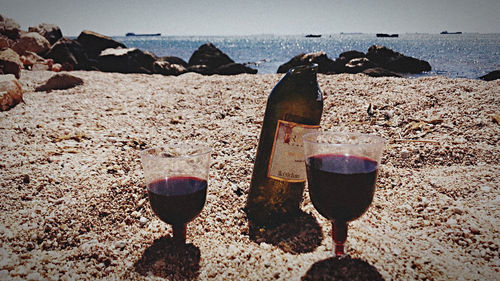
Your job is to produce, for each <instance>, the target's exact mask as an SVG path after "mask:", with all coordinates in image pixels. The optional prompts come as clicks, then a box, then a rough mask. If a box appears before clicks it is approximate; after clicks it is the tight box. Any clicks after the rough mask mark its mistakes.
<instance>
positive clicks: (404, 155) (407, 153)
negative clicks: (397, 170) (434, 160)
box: [401, 148, 410, 158]
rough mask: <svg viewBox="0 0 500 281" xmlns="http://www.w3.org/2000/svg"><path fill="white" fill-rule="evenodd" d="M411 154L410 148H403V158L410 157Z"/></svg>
mask: <svg viewBox="0 0 500 281" xmlns="http://www.w3.org/2000/svg"><path fill="white" fill-rule="evenodd" d="M409 156H410V151H408V149H406V148H404V149H402V150H401V158H408V157H409Z"/></svg>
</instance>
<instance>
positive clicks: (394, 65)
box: [366, 45, 431, 73]
mask: <svg viewBox="0 0 500 281" xmlns="http://www.w3.org/2000/svg"><path fill="white" fill-rule="evenodd" d="M366 57H367V58H368V59H369V60H370V61H372V62H373V63H374V64H376V65H377V66H378V67H382V68H385V69H388V70H391V71H395V72H399V73H422V72H425V71H430V70H431V65H430V64H429V63H428V62H426V61H424V60H419V59H416V58H412V57H408V56H405V55H403V54H400V53H398V52H395V51H393V50H391V49H389V48H387V47H385V46H377V45H373V46H371V47H370V48H369V49H368V52H367V53H366Z"/></svg>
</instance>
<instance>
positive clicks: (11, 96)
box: [0, 74, 23, 111]
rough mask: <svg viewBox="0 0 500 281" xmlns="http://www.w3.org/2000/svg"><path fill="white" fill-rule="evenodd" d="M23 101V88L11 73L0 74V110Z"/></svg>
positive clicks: (7, 108)
mask: <svg viewBox="0 0 500 281" xmlns="http://www.w3.org/2000/svg"><path fill="white" fill-rule="evenodd" d="M21 101H23V89H22V87H21V85H20V84H19V82H18V81H17V79H16V77H14V75H12V74H8V75H0V111H6V110H9V109H11V108H13V107H14V106H16V105H17V104H18V103H20V102H21Z"/></svg>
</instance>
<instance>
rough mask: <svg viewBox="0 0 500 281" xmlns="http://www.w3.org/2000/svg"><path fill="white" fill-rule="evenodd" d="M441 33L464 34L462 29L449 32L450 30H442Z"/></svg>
mask: <svg viewBox="0 0 500 281" xmlns="http://www.w3.org/2000/svg"><path fill="white" fill-rule="evenodd" d="M441 34H462V31H457V32H448V31H446V30H445V31H442V32H441Z"/></svg>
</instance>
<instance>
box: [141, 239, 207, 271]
mask: <svg viewBox="0 0 500 281" xmlns="http://www.w3.org/2000/svg"><path fill="white" fill-rule="evenodd" d="M199 263H200V249H199V248H198V247H196V246H194V245H193V244H185V245H181V246H176V245H174V243H173V239H172V238H171V237H169V236H166V237H161V238H158V239H156V240H155V241H154V242H153V244H151V246H149V247H148V248H147V249H146V250H144V253H143V254H142V257H141V259H139V260H138V261H137V262H136V263H135V264H134V268H135V270H136V271H137V272H138V273H139V274H141V275H143V276H148V275H154V276H158V277H162V278H167V279H170V280H196V279H197V278H198V275H199V268H200V265H199Z"/></svg>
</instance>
